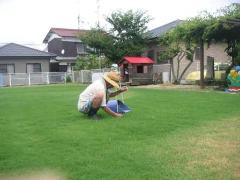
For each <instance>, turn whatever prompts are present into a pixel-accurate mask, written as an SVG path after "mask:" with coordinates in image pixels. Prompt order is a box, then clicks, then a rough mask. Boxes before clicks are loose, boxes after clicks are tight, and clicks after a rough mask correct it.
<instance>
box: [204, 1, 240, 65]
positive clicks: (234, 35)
mask: <svg viewBox="0 0 240 180" xmlns="http://www.w3.org/2000/svg"><path fill="white" fill-rule="evenodd" d="M219 13H220V15H219V17H218V18H217V20H216V21H215V22H214V23H212V24H211V25H210V26H208V27H207V28H206V31H205V33H204V38H205V39H206V41H207V42H208V43H209V44H211V42H212V41H216V42H219V41H222V42H226V43H227V44H228V46H227V48H226V49H225V51H226V52H227V54H228V55H229V56H231V57H232V65H231V66H234V65H237V64H238V65H239V64H240V4H237V3H235V4H231V5H230V6H227V7H225V8H223V9H221V10H220V11H219Z"/></svg>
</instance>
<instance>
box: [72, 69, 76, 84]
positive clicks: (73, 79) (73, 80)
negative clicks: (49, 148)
mask: <svg viewBox="0 0 240 180" xmlns="http://www.w3.org/2000/svg"><path fill="white" fill-rule="evenodd" d="M72 82H73V83H75V77H74V71H72Z"/></svg>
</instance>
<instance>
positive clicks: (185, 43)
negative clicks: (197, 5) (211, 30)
mask: <svg viewBox="0 0 240 180" xmlns="http://www.w3.org/2000/svg"><path fill="white" fill-rule="evenodd" d="M212 20H213V18H212V16H210V15H209V14H207V13H204V14H202V15H201V16H198V17H195V18H191V19H189V20H187V21H185V22H183V23H182V24H180V25H179V26H177V27H176V28H174V29H173V30H172V31H170V32H169V33H166V34H165V35H164V37H163V39H165V40H166V39H167V43H166V52H165V53H167V54H169V55H170V56H169V59H170V60H171V64H172V65H171V67H172V68H171V69H172V74H173V79H174V82H175V83H180V81H181V79H182V77H183V75H184V73H185V72H186V71H187V69H188V68H189V67H190V65H191V64H192V62H193V54H194V49H195V48H196V47H200V49H201V59H200V70H201V73H200V74H201V78H200V85H201V88H203V78H204V62H203V60H204V59H203V57H204V56H203V55H204V51H203V50H204V39H203V34H204V31H205V28H206V27H207V26H208V25H209V24H210V22H211V21H212ZM160 42H161V40H160ZM174 57H176V60H177V69H176V73H175V69H174V66H173V59H174ZM184 57H186V58H187V59H188V60H189V63H188V64H187V66H186V67H185V68H184V70H183V71H182V73H181V74H180V72H179V69H180V62H181V61H182V59H183V58H184Z"/></svg>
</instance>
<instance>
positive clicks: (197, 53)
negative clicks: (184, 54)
mask: <svg viewBox="0 0 240 180" xmlns="http://www.w3.org/2000/svg"><path fill="white" fill-rule="evenodd" d="M194 53H195V59H196V60H200V47H196V48H195V52H194Z"/></svg>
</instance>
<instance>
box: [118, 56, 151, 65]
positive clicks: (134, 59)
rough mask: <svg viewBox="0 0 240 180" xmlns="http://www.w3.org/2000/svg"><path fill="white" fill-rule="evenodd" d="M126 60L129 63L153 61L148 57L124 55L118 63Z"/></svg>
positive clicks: (148, 62)
mask: <svg viewBox="0 0 240 180" xmlns="http://www.w3.org/2000/svg"><path fill="white" fill-rule="evenodd" d="M123 61H127V62H129V63H130V64H154V61H153V60H151V59H150V58H148V57H127V56H126V57H124V58H123V59H122V60H121V61H120V62H119V63H118V64H122V62H123Z"/></svg>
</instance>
